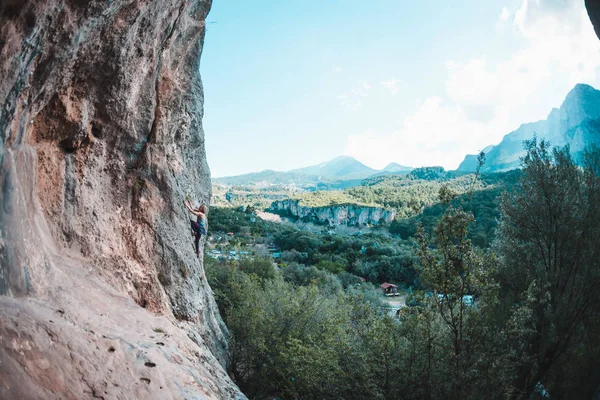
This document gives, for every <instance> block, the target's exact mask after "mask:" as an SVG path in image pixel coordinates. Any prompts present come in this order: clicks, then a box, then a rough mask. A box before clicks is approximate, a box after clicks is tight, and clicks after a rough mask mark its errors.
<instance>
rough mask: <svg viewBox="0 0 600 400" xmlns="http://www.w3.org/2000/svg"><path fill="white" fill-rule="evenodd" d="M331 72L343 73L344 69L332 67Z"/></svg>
mask: <svg viewBox="0 0 600 400" xmlns="http://www.w3.org/2000/svg"><path fill="white" fill-rule="evenodd" d="M331 70H332V71H333V72H336V73H337V72H342V71H343V70H344V69H343V68H342V67H339V66H337V65H334V66H333V67H331Z"/></svg>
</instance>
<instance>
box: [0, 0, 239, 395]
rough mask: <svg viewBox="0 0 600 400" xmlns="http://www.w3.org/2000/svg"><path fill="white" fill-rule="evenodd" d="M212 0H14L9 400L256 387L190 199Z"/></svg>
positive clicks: (3, 384)
mask: <svg viewBox="0 0 600 400" xmlns="http://www.w3.org/2000/svg"><path fill="white" fill-rule="evenodd" d="M210 5H211V2H210V0H147V1H141V0H89V1H87V0H85V1H83V0H48V1H33V0H5V1H3V2H1V3H0V76H1V77H2V79H1V82H0V106H1V108H0V165H1V170H0V191H1V195H0V197H1V207H0V235H1V236H0V398H2V399H67V398H69V399H87V398H104V399H183V398H186V399H191V398H195V399H196V398H197V399H200V398H213V399H226V398H240V397H241V398H243V395H242V394H241V393H240V392H239V390H238V389H237V387H236V386H235V385H234V384H233V383H232V381H231V380H230V378H229V377H228V375H227V373H226V372H225V368H224V365H225V363H226V355H227V330H226V327H225V326H224V324H223V322H222V320H221V318H220V316H219V314H218V310H217V307H216V305H215V302H214V299H213V296H212V293H211V290H210V287H209V286H208V284H207V282H206V279H205V276H204V270H203V265H202V258H200V260H198V259H197V258H196V257H195V254H194V252H193V248H192V246H193V244H192V239H191V235H190V229H189V222H188V215H186V212H185V211H184V208H183V206H182V203H183V200H184V198H185V197H186V194H187V193H190V195H191V196H192V197H193V198H194V199H197V200H198V201H206V202H208V200H209V199H210V191H211V184H210V171H209V168H208V165H207V163H206V157H205V150H204V133H203V129H202V113H203V108H202V107H203V92H202V83H201V80H200V76H199V73H198V68H199V63H200V55H201V52H202V45H203V38H204V33H205V18H206V15H207V13H208V11H209V9H210Z"/></svg>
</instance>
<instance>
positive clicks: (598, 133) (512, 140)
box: [458, 83, 600, 172]
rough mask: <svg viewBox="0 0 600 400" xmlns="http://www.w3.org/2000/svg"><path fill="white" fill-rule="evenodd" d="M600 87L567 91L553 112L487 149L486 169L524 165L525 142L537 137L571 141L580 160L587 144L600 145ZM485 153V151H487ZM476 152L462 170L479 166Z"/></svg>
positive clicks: (562, 142)
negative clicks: (522, 160)
mask: <svg viewBox="0 0 600 400" xmlns="http://www.w3.org/2000/svg"><path fill="white" fill-rule="evenodd" d="M599 127H600V90H596V89H594V88H593V87H592V86H589V85H586V84H581V83H579V84H577V85H575V87H574V88H573V89H572V90H571V91H570V92H569V93H568V94H567V96H566V98H565V100H564V101H563V103H562V104H561V106H560V108H554V109H552V111H550V114H549V115H548V118H546V119H545V120H541V121H537V122H531V123H526V124H522V125H521V126H520V127H519V128H518V129H517V130H515V131H513V132H511V133H509V134H508V135H506V136H504V138H503V139H502V141H501V142H500V143H499V144H498V145H496V146H493V148H491V149H489V151H487V152H486V163H485V164H484V166H483V168H482V171H485V172H501V171H508V170H511V169H516V168H519V167H520V158H521V157H522V156H523V155H524V154H525V152H524V150H523V141H524V140H530V139H532V138H533V137H534V136H537V138H538V139H539V140H541V139H545V140H547V141H549V142H550V144H551V145H552V146H564V145H566V144H568V145H569V146H570V148H571V154H572V155H573V156H574V157H575V159H577V158H578V157H579V156H580V155H581V153H582V151H583V150H584V149H585V148H586V146H588V145H591V144H597V145H600V129H599ZM484 152H485V151H484ZM476 157H477V156H476V155H467V156H466V157H465V159H464V160H463V162H462V163H461V164H460V165H459V167H458V170H459V171H464V172H471V171H474V170H475V167H476V166H477V161H476Z"/></svg>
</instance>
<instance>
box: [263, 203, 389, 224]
mask: <svg viewBox="0 0 600 400" xmlns="http://www.w3.org/2000/svg"><path fill="white" fill-rule="evenodd" d="M270 211H273V212H275V213H278V214H282V215H287V216H292V217H295V218H298V219H300V220H302V221H306V222H315V223H319V224H327V225H329V226H339V225H349V226H366V225H377V224H380V223H390V222H392V221H393V220H394V218H395V217H396V211H395V210H386V209H383V208H379V207H367V206H360V205H353V204H339V205H332V206H327V207H309V206H304V205H302V204H300V200H295V199H287V200H279V201H275V202H273V203H272V204H271V207H270Z"/></svg>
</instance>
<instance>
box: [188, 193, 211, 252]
mask: <svg viewBox="0 0 600 400" xmlns="http://www.w3.org/2000/svg"><path fill="white" fill-rule="evenodd" d="M183 204H184V205H185V207H186V208H187V209H188V210H189V212H191V213H192V214H194V215H195V216H196V221H194V220H193V219H190V224H191V226H192V235H193V236H194V239H195V245H196V257H200V251H199V243H200V237H201V236H202V235H206V214H208V210H207V208H206V205H205V204H204V203H203V204H202V205H200V207H198V208H193V207H192V203H191V201H190V200H189V199H186V200H185V201H184V202H183Z"/></svg>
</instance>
